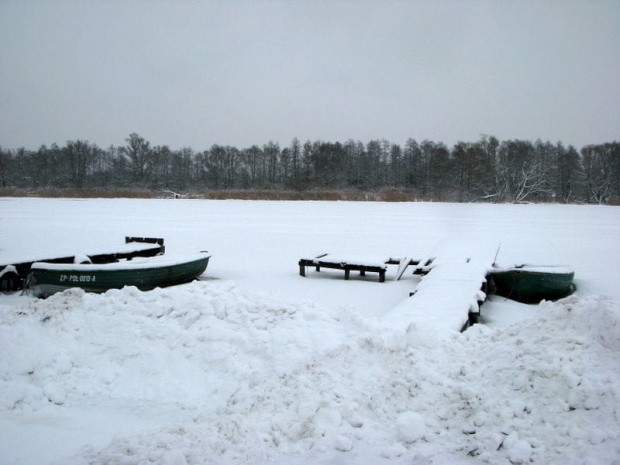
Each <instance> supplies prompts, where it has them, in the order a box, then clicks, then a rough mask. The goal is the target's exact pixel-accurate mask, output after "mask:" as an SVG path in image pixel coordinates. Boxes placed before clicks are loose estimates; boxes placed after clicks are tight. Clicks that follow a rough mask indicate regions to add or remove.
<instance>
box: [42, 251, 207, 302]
mask: <svg viewBox="0 0 620 465" xmlns="http://www.w3.org/2000/svg"><path fill="white" fill-rule="evenodd" d="M210 258H211V255H209V254H208V253H206V252H201V253H200V254H195V255H192V256H187V257H179V258H171V257H168V256H165V255H162V256H157V257H152V258H134V259H131V260H122V261H118V262H115V263H105V264H90V263H86V264H67V263H46V262H37V263H34V264H33V265H32V267H31V276H30V287H31V288H32V289H33V290H34V293H35V295H37V296H39V297H45V296H48V295H51V294H54V293H56V292H60V291H64V290H65V289H69V288H72V287H79V288H82V289H84V290H85V291H88V292H105V291H107V290H109V289H120V288H122V287H125V286H135V287H137V288H138V289H140V290H150V289H154V288H156V287H165V286H174V285H177V284H183V283H187V282H189V281H192V280H194V279H196V278H198V277H199V276H200V275H201V274H203V273H204V271H205V270H206V268H207V265H208V264H209V259H210Z"/></svg>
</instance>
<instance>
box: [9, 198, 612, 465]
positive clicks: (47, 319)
mask: <svg viewBox="0 0 620 465" xmlns="http://www.w3.org/2000/svg"><path fill="white" fill-rule="evenodd" d="M125 235H134V236H157V237H164V238H165V239H166V246H167V254H170V255H173V254H176V253H183V254H185V253H193V252H196V251H199V250H204V249H208V250H209V251H210V252H211V253H212V254H213V258H212V261H211V263H210V265H209V268H208V269H207V272H206V274H205V275H203V277H202V278H201V279H200V280H199V281H197V282H193V283H190V284H187V285H184V286H179V287H176V288H167V289H161V290H154V291H151V292H139V291H137V290H136V289H132V288H127V289H123V290H120V291H110V292H108V293H106V294H103V295H91V294H84V293H83V292H81V291H78V290H71V291H67V292H65V293H63V294H57V295H55V296H52V297H50V298H49V299H47V300H36V299H34V298H33V297H31V296H21V295H19V294H13V295H5V296H2V295H0V463H1V464H3V465H4V464H48V463H54V464H63V465H66V464H142V463H160V464H167V465H182V464H248V463H251V464H261V463H270V464H277V465H283V464H287V465H288V464H293V465H296V464H308V463H314V464H336V463H351V464H353V463H355V464H361V465H367V464H395V465H396V464H434V465H437V464H469V463H492V464H510V463H515V464H519V463H523V464H525V463H538V464H550V463H562V464H581V463H587V464H614V463H616V464H618V463H620V285H619V284H618V283H620V263H619V261H620V240H619V239H620V208H618V207H597V206H565V205H486V204H485V205H480V204H439V203H438V204H430V203H402V204H396V203H356V202H353V203H349V202H332V203H330V202H252V201H199V200H195V201H194V200H58V199H12V198H11V199H9V198H5V199H0V262H7V261H12V260H15V259H17V260H19V259H22V258H24V259H25V258H37V257H47V256H50V255H60V254H74V253H88V252H95V251H98V250H99V249H103V250H113V249H115V248H116V247H117V246H119V244H121V243H122V242H123V239H124V236H125ZM456 240H458V241H464V242H467V241H470V242H472V243H484V242H489V243H501V248H500V250H499V254H498V258H497V262H498V263H499V264H503V265H508V264H514V263H523V262H525V263H536V264H562V265H570V266H571V267H572V268H573V269H574V270H575V273H576V284H577V286H578V289H577V292H576V293H575V294H574V295H573V296H571V297H568V298H566V299H564V300H562V301H559V302H555V303H551V302H543V303H541V304H540V305H535V306H526V305H521V304H517V303H514V302H511V301H508V300H506V299H503V298H498V297H496V296H492V297H491V299H490V301H488V302H487V303H485V304H484V306H483V308H482V311H483V324H480V325H475V326H474V327H472V328H470V329H469V330H467V331H466V332H464V333H450V334H435V333H429V332H423V331H420V330H418V329H416V328H415V327H409V328H407V327H403V328H393V327H388V326H386V325H384V324H383V323H382V321H383V319H384V318H386V316H387V315H389V314H390V311H391V310H392V309H393V308H394V307H396V306H397V305H398V303H399V302H402V301H403V300H404V299H406V298H407V296H408V295H409V292H410V291H412V290H414V289H415V286H416V284H417V283H418V282H419V278H418V277H414V276H413V275H411V274H410V273H408V274H406V275H405V276H404V278H403V279H402V280H400V281H395V280H394V279H393V277H394V274H395V273H396V269H395V267H393V268H392V269H390V270H389V272H388V276H387V280H386V282H385V283H379V282H378V280H377V277H376V275H372V274H369V275H368V276H367V277H366V278H360V277H358V276H353V275H352V279H351V280H350V281H344V280H343V279H342V272H335V271H327V270H326V271H322V272H321V273H315V272H310V273H309V275H308V277H306V278H303V277H301V276H299V274H298V271H299V270H298V266H297V261H298V260H299V258H302V257H311V256H314V255H318V254H320V253H325V252H330V253H337V254H339V255H343V256H346V255H347V254H352V255H356V256H358V255H364V254H372V255H385V256H395V257H399V256H406V255H416V256H422V255H425V254H426V253H430V252H432V251H433V250H434V249H435V247H437V246H438V245H440V244H443V243H446V242H450V241H456ZM446 292H450V289H446ZM432 310H433V309H432V308H429V309H428V311H429V312H432Z"/></svg>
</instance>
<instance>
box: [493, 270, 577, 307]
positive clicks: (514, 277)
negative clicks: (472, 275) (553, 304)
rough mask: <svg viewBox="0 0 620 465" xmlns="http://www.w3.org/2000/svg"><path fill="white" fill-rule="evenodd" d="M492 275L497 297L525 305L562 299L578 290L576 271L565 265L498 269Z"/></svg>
mask: <svg viewBox="0 0 620 465" xmlns="http://www.w3.org/2000/svg"><path fill="white" fill-rule="evenodd" d="M489 276H490V277H491V278H492V280H493V283H494V284H495V293H496V294H498V295H501V296H503V297H507V298H509V299H512V300H517V301H519V302H524V303H537V302H540V301H541V300H556V299H561V298H562V297H566V296H567V295H569V294H570V293H571V292H573V290H574V289H575V285H574V284H573V278H574V276H575V272H574V271H573V270H572V269H571V268H569V267H566V266H534V265H518V266H513V267H509V268H499V267H498V268H493V269H492V271H491V272H490V274H489Z"/></svg>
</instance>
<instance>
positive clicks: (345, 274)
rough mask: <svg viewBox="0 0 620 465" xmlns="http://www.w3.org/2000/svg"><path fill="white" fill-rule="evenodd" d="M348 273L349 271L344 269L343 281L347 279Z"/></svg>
mask: <svg viewBox="0 0 620 465" xmlns="http://www.w3.org/2000/svg"><path fill="white" fill-rule="evenodd" d="M350 272H351V270H349V269H348V268H345V270H344V279H349V274H350Z"/></svg>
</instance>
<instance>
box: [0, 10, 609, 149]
mask: <svg viewBox="0 0 620 465" xmlns="http://www.w3.org/2000/svg"><path fill="white" fill-rule="evenodd" d="M132 132H136V133H138V134H140V135H141V136H143V137H144V138H145V139H147V140H149V141H150V142H151V143H152V144H154V145H163V144H167V145H169V146H170V147H171V148H173V149H178V148H181V147H187V146H190V147H192V148H193V149H194V150H205V149H208V148H209V147H210V146H211V145H213V144H220V145H233V146H236V147H238V148H244V147H249V146H251V145H253V144H257V145H263V144H265V143H267V142H268V141H270V140H271V141H274V142H278V143H280V145H281V146H286V145H289V143H290V142H291V140H292V139H293V138H294V137H298V138H299V139H300V140H301V141H302V142H304V141H306V140H312V141H315V140H323V141H331V142H336V141H340V142H345V141H346V140H348V139H354V140H356V141H357V140H359V141H362V142H368V141H369V140H371V139H387V140H388V141H390V142H394V143H397V144H404V143H405V142H406V140H407V139H408V138H415V139H417V140H418V141H422V140H424V139H431V140H435V141H442V142H445V143H446V144H448V145H452V144H454V143H455V142H456V141H459V140H463V141H475V140H477V139H478V138H479V137H480V135H481V134H488V135H494V136H496V137H498V138H499V139H500V140H501V139H517V138H519V139H528V140H532V141H533V140H536V139H538V138H541V139H543V140H550V141H552V142H554V143H555V142H558V141H562V142H563V143H565V144H573V145H575V146H577V148H580V147H582V146H583V145H586V144H590V143H602V142H611V141H614V140H620V1H617V0H608V1H603V0H601V1H597V0H583V1H546V0H540V1H500V0H489V1H483V0H479V1H474V0H472V1H464V0H461V1H430V0H429V1H415V0H413V1H379V0H376V1H371V0H366V1H364V0H361V1H338V0H334V1H311V0H306V1H293V0H289V1H260V0H259V1H234V0H233V1H226V2H224V1H197V0H177V1H172V0H170V1H164V0H153V1H131V0H125V1H110V0H106V1H104V0H101V1H94V0H82V1H51V0H47V1H43V0H41V1H18V0H0V146H2V147H5V148H17V147H22V146H23V147H26V148H30V149H36V148H38V147H39V146H40V145H41V144H45V145H48V146H49V145H51V144H52V143H54V142H55V143H58V144H59V145H64V144H65V143H66V142H67V141H68V140H76V139H82V140H88V141H90V142H92V143H95V144H97V145H99V146H100V147H102V148H106V147H108V146H109V145H124V144H125V138H126V137H127V136H128V135H129V134H130V133H132Z"/></svg>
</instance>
